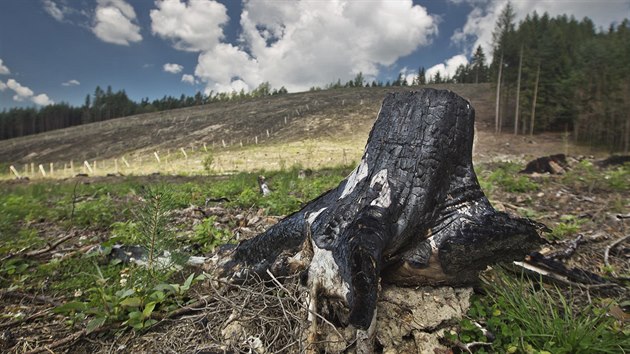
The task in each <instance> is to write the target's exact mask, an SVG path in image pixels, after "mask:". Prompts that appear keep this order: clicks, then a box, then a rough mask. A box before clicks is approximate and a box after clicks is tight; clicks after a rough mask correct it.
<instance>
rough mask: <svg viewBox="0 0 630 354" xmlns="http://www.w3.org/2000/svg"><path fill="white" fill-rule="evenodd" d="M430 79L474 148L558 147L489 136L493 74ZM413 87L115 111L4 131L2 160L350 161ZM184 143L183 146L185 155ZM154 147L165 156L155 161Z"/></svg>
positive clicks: (219, 165) (161, 167)
mask: <svg viewBox="0 0 630 354" xmlns="http://www.w3.org/2000/svg"><path fill="white" fill-rule="evenodd" d="M432 87H436V88H445V89H450V90H453V91H455V92H456V93H458V94H460V95H461V96H463V97H465V98H467V99H468V100H470V102H471V103H472V105H473V107H474V108H475V110H476V122H477V124H476V125H477V135H478V139H477V145H476V154H477V155H478V156H477V157H478V158H481V159H486V158H488V156H495V155H503V154H505V155H514V154H533V155H538V154H539V152H538V150H541V152H540V153H555V152H559V151H557V150H558V149H559V148H562V145H561V140H562V139H561V138H560V137H559V136H557V135H556V136H537V137H536V142H534V141H533V140H532V139H530V138H529V137H518V138H514V137H512V136H511V135H504V136H499V137H497V136H494V135H492V136H491V137H490V138H489V136H488V134H489V133H490V132H491V129H492V127H493V126H494V123H493V121H494V92H493V90H492V89H491V86H490V85H489V84H477V85H476V84H459V85H456V84H444V85H434V86H432ZM412 89H417V88H410V87H386V88H355V89H335V90H323V91H317V92H303V93H294V94H287V95H278V96H269V97H264V98H259V99H250V100H243V101H234V102H222V103H213V104H208V105H203V106H196V107H191V108H184V109H177V110H171V111H164V112H158V113H151V114H142V115H136V116H130V117H124V118H118V119H113V120H109V121H105V122H99V123H92V124H86V125H81V126H76V127H71V128H67V129H61V130H56V131H51V132H47V133H43V134H38V135H32V136H26V137H21V138H16V139H10V140H5V141H0V164H2V165H4V166H5V167H8V165H15V166H16V168H18V170H20V171H21V172H22V171H24V174H26V175H29V173H30V176H31V177H34V176H37V175H39V172H38V171H37V166H38V165H40V164H41V165H42V166H43V167H44V168H45V169H46V170H47V171H48V170H49V166H50V164H53V165H54V171H55V172H56V173H57V174H59V171H62V170H64V171H65V170H66V169H68V172H69V173H70V174H74V173H75V172H76V170H75V169H74V168H73V169H72V170H71V171H70V170H69V165H70V164H69V162H70V161H73V162H74V166H75V167H76V166H80V165H82V162H83V161H89V163H90V164H91V165H92V164H96V161H98V166H99V168H98V170H99V172H100V173H102V174H104V173H106V172H114V169H115V170H116V172H118V171H119V170H122V172H126V173H134V174H148V173H152V172H158V171H159V172H167V173H174V172H181V171H192V172H195V171H201V170H203V166H202V164H201V162H202V161H203V159H204V155H203V154H199V152H205V151H206V150H207V151H212V153H213V155H214V165H213V168H214V169H215V170H217V171H218V172H225V171H236V170H239V171H240V170H253V169H261V168H266V169H275V168H279V167H283V166H286V165H292V164H296V163H299V164H302V165H303V166H305V167H321V166H325V165H331V164H338V163H349V162H351V161H356V160H357V159H359V158H360V156H361V153H362V150H363V146H364V144H365V141H366V139H367V135H368V133H369V130H370V128H371V126H372V123H373V121H374V120H375V118H376V116H377V114H378V110H379V107H380V104H381V102H382V100H383V98H384V96H385V95H386V94H387V92H391V91H397V90H412ZM559 143H560V145H558V144H559ZM204 145H205V147H204ZM182 148H183V149H185V150H186V151H187V153H186V159H185V161H184V154H183V152H181V151H182ZM532 149H534V152H530V151H531V150H532ZM154 153H157V154H159V156H161V159H160V161H159V162H158V161H157V158H156V157H155V155H154ZM125 156H126V160H125V164H126V161H129V162H130V163H131V167H130V166H127V169H126V170H125V169H124V168H125V166H124V165H123V163H122V162H120V161H118V159H119V158H121V157H125ZM189 159H190V161H192V163H190V161H189ZM29 166H30V169H29ZM95 166H96V165H95ZM34 167H35V168H34ZM27 171H28V172H27ZM83 172H88V171H86V170H84V171H83ZM89 172H92V171H89ZM94 174H97V173H96V172H94ZM66 175H68V174H66Z"/></svg>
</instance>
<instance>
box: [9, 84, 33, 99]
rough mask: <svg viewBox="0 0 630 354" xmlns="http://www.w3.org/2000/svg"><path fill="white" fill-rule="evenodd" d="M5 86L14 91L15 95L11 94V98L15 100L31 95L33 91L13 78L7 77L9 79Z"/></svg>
mask: <svg viewBox="0 0 630 354" xmlns="http://www.w3.org/2000/svg"><path fill="white" fill-rule="evenodd" d="M7 87H9V88H10V89H11V90H13V91H14V92H15V96H13V100H15V101H23V100H24V99H26V98H30V97H31V96H33V91H32V90H31V89H30V88H28V87H26V86H22V85H21V84H20V83H19V82H17V81H15V80H13V79H9V81H7Z"/></svg>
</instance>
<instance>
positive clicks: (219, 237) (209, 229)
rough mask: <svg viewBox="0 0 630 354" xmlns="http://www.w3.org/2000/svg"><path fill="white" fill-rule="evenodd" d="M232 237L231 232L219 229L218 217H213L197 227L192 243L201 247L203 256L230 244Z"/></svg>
mask: <svg viewBox="0 0 630 354" xmlns="http://www.w3.org/2000/svg"><path fill="white" fill-rule="evenodd" d="M231 237H232V234H231V232H230V231H229V230H225V229H222V228H220V227H218V226H217V225H216V217H214V216H211V217H209V218H206V219H205V220H203V221H202V222H201V223H199V224H197V225H195V227H194V230H193V236H192V237H191V239H190V241H191V242H192V243H193V244H194V245H196V246H198V247H199V251H200V252H201V253H202V254H208V253H211V252H213V251H214V249H215V247H217V246H220V245H222V244H224V243H226V242H228V240H229V239H230V238H231Z"/></svg>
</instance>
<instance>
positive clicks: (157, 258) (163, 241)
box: [133, 186, 186, 276]
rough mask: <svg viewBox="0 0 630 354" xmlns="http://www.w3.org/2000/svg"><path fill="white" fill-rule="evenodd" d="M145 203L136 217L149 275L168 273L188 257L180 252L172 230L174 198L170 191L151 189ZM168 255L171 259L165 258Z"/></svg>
mask: <svg viewBox="0 0 630 354" xmlns="http://www.w3.org/2000/svg"><path fill="white" fill-rule="evenodd" d="M143 198H144V203H143V205H141V206H140V207H139V208H138V209H137V210H134V211H133V215H134V217H135V219H136V222H137V227H138V233H137V235H136V236H137V239H138V243H139V244H140V245H142V246H144V247H146V249H147V256H146V262H147V264H146V267H147V270H148V271H149V274H150V275H152V276H158V273H160V272H164V271H167V272H168V270H169V269H170V268H171V267H172V266H175V265H180V266H181V265H182V264H184V263H185V262H186V257H185V256H184V255H183V254H182V253H180V252H177V251H176V244H175V233H174V231H173V230H172V229H171V228H170V227H169V222H170V215H171V210H172V209H173V207H174V206H173V198H172V195H171V192H170V190H169V189H168V188H167V187H164V186H159V187H149V188H146V189H145V192H144V195H143ZM166 253H169V254H170V257H163V255H165V254H166Z"/></svg>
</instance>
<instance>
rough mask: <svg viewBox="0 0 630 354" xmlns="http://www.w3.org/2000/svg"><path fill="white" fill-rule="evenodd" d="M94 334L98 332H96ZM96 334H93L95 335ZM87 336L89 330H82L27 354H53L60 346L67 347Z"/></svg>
mask: <svg viewBox="0 0 630 354" xmlns="http://www.w3.org/2000/svg"><path fill="white" fill-rule="evenodd" d="M94 332H96V331H94ZM94 332H92V333H94ZM99 332H100V331H99ZM86 334H87V330H85V329H82V330H80V331H79V332H75V333H73V334H71V335H69V336H67V337H65V338H63V339H60V340H58V341H54V342H52V343H50V344H48V345H43V346H41V347H37V348H35V349H33V350H29V351H27V352H26V353H25V354H36V353H44V352H49V353H53V350H52V349H54V348H57V347H60V346H62V345H65V344H69V343H72V342H74V341H76V340H77V339H79V338H81V337H83V336H84V335H86Z"/></svg>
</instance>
